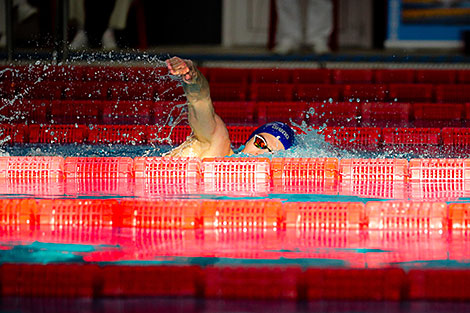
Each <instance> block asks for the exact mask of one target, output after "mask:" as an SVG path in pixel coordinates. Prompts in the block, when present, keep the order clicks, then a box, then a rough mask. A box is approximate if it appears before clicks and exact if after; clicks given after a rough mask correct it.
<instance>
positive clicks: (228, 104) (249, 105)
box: [213, 101, 257, 125]
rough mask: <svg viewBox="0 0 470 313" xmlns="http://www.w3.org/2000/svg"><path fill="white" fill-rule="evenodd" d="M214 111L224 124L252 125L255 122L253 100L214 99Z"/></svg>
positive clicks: (255, 113)
mask: <svg viewBox="0 0 470 313" xmlns="http://www.w3.org/2000/svg"><path fill="white" fill-rule="evenodd" d="M213 105H214V109H215V113H217V115H218V116H220V117H221V118H222V120H223V121H224V122H225V123H226V124H240V125H252V124H253V123H255V122H256V120H255V118H256V115H257V112H256V109H257V106H256V103H255V102H253V101H243V102H242V101H214V103H213Z"/></svg>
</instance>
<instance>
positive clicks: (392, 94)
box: [389, 84, 433, 102]
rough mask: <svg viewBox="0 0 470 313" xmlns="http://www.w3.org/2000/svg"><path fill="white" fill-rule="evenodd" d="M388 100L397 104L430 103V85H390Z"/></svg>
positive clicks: (431, 87) (431, 88)
mask: <svg viewBox="0 0 470 313" xmlns="http://www.w3.org/2000/svg"><path fill="white" fill-rule="evenodd" d="M389 99H390V100H391V101H399V102H430V101H432V100H433V86H432V85H431V84H390V86H389Z"/></svg>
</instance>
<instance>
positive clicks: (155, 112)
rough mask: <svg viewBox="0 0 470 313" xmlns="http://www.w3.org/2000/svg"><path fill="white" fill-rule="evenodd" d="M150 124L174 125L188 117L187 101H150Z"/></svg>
mask: <svg viewBox="0 0 470 313" xmlns="http://www.w3.org/2000/svg"><path fill="white" fill-rule="evenodd" d="M149 108H150V121H149V123H150V124H157V125H170V124H171V125H173V124H174V123H177V121H179V120H182V119H185V118H187V113H186V112H185V108H186V101H158V102H151V103H149Z"/></svg>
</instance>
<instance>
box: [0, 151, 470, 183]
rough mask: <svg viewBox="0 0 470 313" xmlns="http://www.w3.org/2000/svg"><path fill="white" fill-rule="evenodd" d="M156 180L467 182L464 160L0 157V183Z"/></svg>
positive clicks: (469, 165) (469, 172)
mask: <svg viewBox="0 0 470 313" xmlns="http://www.w3.org/2000/svg"><path fill="white" fill-rule="evenodd" d="M134 177H135V178H138V179H157V180H159V181H160V182H161V183H164V182H166V183H171V182H173V183H176V182H184V181H186V180H190V181H192V182H193V183H196V184H197V183H200V182H204V183H209V184H213V185H214V186H215V185H219V184H268V185H269V184H270V183H271V182H277V183H283V184H292V185H305V184H306V183H310V182H312V181H316V182H325V181H329V182H335V181H336V182H339V181H341V182H374V183H377V182H380V183H395V182H402V183H404V182H407V181H411V182H441V181H446V182H448V181H459V182H468V181H470V159H411V160H410V161H407V160H406V159H341V160H338V159H336V158H273V159H268V158H255V157H252V158H204V159H202V160H200V159H198V158H166V157H136V158H135V159H132V158H130V157H67V158H65V159H64V158H62V157H0V178H3V179H19V180H20V181H21V180H25V181H27V180H30V179H38V180H40V179H46V180H47V179H51V180H55V179H56V180H61V179H63V178H65V179H132V178H134Z"/></svg>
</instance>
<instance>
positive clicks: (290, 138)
mask: <svg viewBox="0 0 470 313" xmlns="http://www.w3.org/2000/svg"><path fill="white" fill-rule="evenodd" d="M259 133H268V134H271V135H273V136H274V137H276V138H277V139H279V141H280V142H281V143H282V145H283V146H284V149H286V150H287V149H289V148H290V147H292V145H293V144H294V141H295V138H294V137H295V133H294V131H293V130H292V128H290V126H289V125H287V124H286V123H283V122H272V123H267V124H264V125H262V126H260V127H258V128H257V129H256V130H255V131H254V132H253V133H252V134H251V135H250V138H248V140H250V139H251V138H253V136H254V135H256V134H259ZM248 140H247V141H248Z"/></svg>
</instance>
